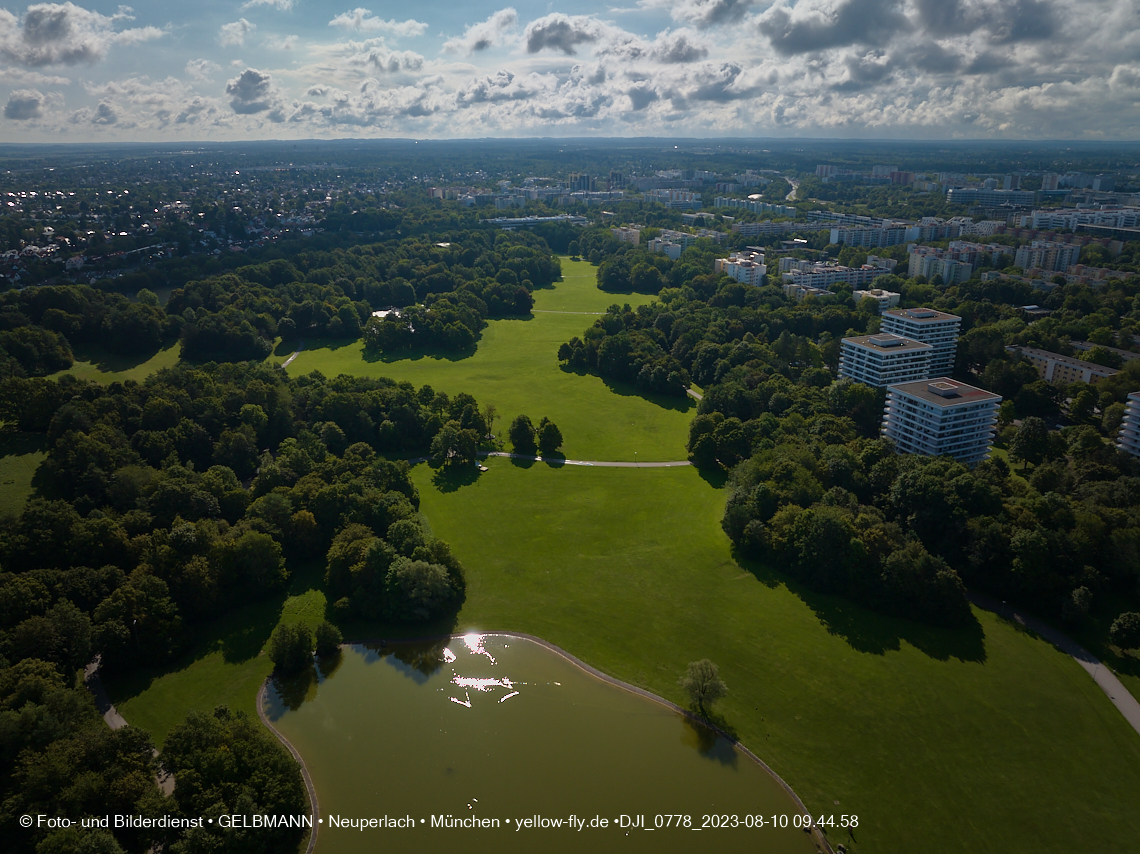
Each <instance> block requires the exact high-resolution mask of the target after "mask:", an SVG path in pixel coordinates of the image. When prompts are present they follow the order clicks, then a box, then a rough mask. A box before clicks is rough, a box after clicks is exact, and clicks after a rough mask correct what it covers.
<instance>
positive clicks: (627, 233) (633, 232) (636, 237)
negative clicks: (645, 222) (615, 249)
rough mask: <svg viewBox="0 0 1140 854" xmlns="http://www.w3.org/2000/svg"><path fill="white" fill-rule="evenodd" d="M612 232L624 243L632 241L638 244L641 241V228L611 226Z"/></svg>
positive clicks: (635, 244)
mask: <svg viewBox="0 0 1140 854" xmlns="http://www.w3.org/2000/svg"><path fill="white" fill-rule="evenodd" d="M610 234H612V235H613V236H614V237H616V238H617V239H618V240H620V241H621V242H622V243H632V244H633V245H634V246H637V245H638V244H639V243H641V229H640V228H621V227H618V228H611V229H610Z"/></svg>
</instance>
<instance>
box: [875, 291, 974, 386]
mask: <svg viewBox="0 0 1140 854" xmlns="http://www.w3.org/2000/svg"><path fill="white" fill-rule="evenodd" d="M961 326H962V318H960V317H958V316H957V315H956V314H947V313H946V312H944V311H936V310H935V309H933V308H900V309H895V310H893V311H885V312H883V315H882V319H881V320H880V321H879V331H881V332H889V333H891V334H894V335H900V336H902V337H904V338H909V339H911V340H912V341H921V342H922V343H923V344H929V345H930V346H931V348H932V349H931V352H930V376H935V377H937V376H948V375H949V374H950V373H951V372H952V371H953V370H954V359H955V358H956V356H957V354H958V332H959V330H960V328H961Z"/></svg>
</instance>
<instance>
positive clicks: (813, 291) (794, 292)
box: [784, 283, 834, 302]
mask: <svg viewBox="0 0 1140 854" xmlns="http://www.w3.org/2000/svg"><path fill="white" fill-rule="evenodd" d="M784 296H786V297H787V298H788V299H794V300H795V301H796V302H803V301H804V298H805V297H829V296H834V294H833V293H832V292H831V291H829V290H827V288H813V287H811V286H810V285H797V284H793V283H788V284H786V285H784Z"/></svg>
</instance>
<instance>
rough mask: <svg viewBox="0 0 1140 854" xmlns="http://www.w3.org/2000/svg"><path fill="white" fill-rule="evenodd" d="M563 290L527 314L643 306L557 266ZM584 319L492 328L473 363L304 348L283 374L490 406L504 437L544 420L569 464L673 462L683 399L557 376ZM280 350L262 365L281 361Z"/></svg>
mask: <svg viewBox="0 0 1140 854" xmlns="http://www.w3.org/2000/svg"><path fill="white" fill-rule="evenodd" d="M563 269H564V270H565V271H566V277H565V281H563V282H559V283H558V284H557V285H556V286H555V287H554V288H551V289H547V290H542V291H538V292H537V293H536V300H535V305H536V308H542V309H545V307H546V306H548V305H549V306H552V307H553V308H551V309H550V311H599V312H600V311H605V309H606V307H607V306H608V305H611V304H612V303H615V302H619V303H625V302H631V303H632V302H639V303H643V302H646V301H648V300H649V299H650V297H646V296H643V295H637V294H632V295H622V294H619V295H614V294H607V293H604V292H602V291H599V290H598V289H597V286H596V284H595V282H594V267H593V266H591V265H590V264H587V263H585V262H573V261H565V262H564V267H563ZM592 322H593V318H592V317H590V316H588V315H582V314H543V313H536V314H535V315H534V317H532V318H528V319H525V320H523V319H518V320H492V321H491V322H490V323H489V324H488V326H487V328H486V329H485V330H484V331H483V334H482V336H481V338H480V340H479V343H478V346H477V347H476V349H475V351H474V353H471V354H469V355H464V356H446V357H444V356H438V355H433V354H426V353H412V354H409V355H401V356H400V358H382V359H379V360H377V361H365V360H364V357H363V344H362V343H361V342H360V341H353V342H345V343H329V342H320V341H313V342H306V345H305V349H304V350H302V351H301V354H300V355H299V356H298V357H297V358H296V359H295V360H294V361H293V362H292V364H290V365H289V367H288V369H287V370H288V371H289V372H290V373H298V374H303V373H308V372H309V371H313V370H319V371H320V372H321V373H323V374H325V375H326V376H335V375H337V374H342V373H343V374H352V375H357V376H387V377H393V378H395V379H398V380H410V381H411V382H413V383H415V384H416V385H423V384H425V383H426V384H428V385H430V386H432V388H435V389H436V390H439V391H445V392H447V393H448V394H457V393H459V392H464V391H465V392H468V393H469V394H473V395H474V396H475V397H476V398H477V399H478V400H479V402H480V403H481V404H482V403H494V404H495V405H496V406H497V407H498V410H499V414H500V415H501V416H502V420H501V421H500V422H499V423H498V424H497V425H496V428H497V429H498V430H499V431H502V432H503V433H505V432H506V428H507V425H508V424H509V423H510V420H511V419H513V418H514V417H515V415H518V414H519V413H526V414H527V415H529V416H530V417H531V419H532V420H534V421H535V422H537V421H538V419H539V418H541V417H543V416H546V417H549V418H551V419H552V420H553V421H554V422H555V423H556V424H558V427H559V428H560V429H561V431H562V435H563V436H564V437H565V444H564V445H563V448H562V451H563V453H565V454H566V456H567V457H569V458H570V459H590V460H631V461H632V460H646V461H660V460H683V459H685V457H686V450H685V443H686V441H687V439H688V429H689V421H690V420H691V419H692V417H693V415H694V414H695V410H696V403H695V401H693V400H691V399H685V400H679V399H676V398H668V397H653V398H650V399H647V398H646V397H644V396H643V395H641V394H640V393H637V392H636V391H635V390H634V389H633V388H631V387H628V386H625V385H622V384H615V383H608V382H606V381H604V380H602V379H600V378H598V377H595V376H590V375H587V374H577V373H574V372H572V371H568V370H564V369H563V368H562V367H561V366H560V365H559V363H558V357H557V353H558V346H559V345H560V344H562V343H563V342H564V341H568V340H569V339H570V338H572V337H573V336H575V335H581V334H582V332H583V330H585V328H586V327H587V326H589V325H590V324H591V323H592ZM287 349H288V348H281V347H279V348H278V351H279V352H278V353H277V354H275V355H274V356H271V357H270V358H271V359H274V360H276V361H284V359H285V358H286V357H287V356H288V355H289V354H288V353H286V352H284V351H285V350H287Z"/></svg>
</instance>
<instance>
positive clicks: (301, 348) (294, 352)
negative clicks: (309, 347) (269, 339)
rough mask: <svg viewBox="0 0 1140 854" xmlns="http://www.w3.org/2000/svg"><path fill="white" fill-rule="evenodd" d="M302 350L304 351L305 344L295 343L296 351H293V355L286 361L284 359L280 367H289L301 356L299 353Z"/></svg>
mask: <svg viewBox="0 0 1140 854" xmlns="http://www.w3.org/2000/svg"><path fill="white" fill-rule="evenodd" d="M304 349H305V342H304V341H298V342H297V349H296V350H294V351H293V355H291V356H290V357H289V358H288V359H286V360H285V361H284V362H282V363H281V367H283V368H287V367H289V365H290V364H292V362H293V360H294V359H296V358H297V357H298V356H300V355H301V351H302V350H304Z"/></svg>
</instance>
